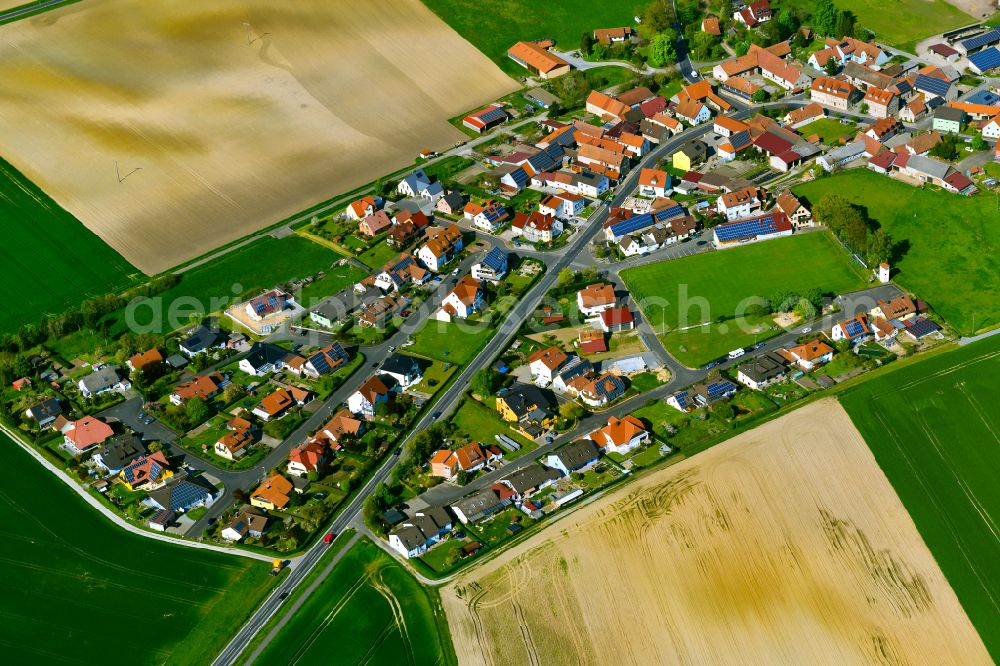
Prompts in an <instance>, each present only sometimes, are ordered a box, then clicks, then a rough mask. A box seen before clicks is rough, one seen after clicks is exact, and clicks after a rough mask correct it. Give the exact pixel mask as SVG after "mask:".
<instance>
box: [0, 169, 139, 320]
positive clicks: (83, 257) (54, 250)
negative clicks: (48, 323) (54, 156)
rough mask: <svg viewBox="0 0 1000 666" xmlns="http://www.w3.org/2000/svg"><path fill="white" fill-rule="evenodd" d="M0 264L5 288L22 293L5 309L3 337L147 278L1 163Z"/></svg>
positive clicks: (16, 172)
mask: <svg viewBox="0 0 1000 666" xmlns="http://www.w3.org/2000/svg"><path fill="white" fill-rule="evenodd" d="M0 211H2V212H0V236H2V237H3V241H4V242H3V246H2V247H0V264H2V265H3V267H4V276H5V277H4V285H5V286H6V287H7V289H8V290H9V291H10V292H11V293H15V294H17V304H16V307H8V308H5V311H4V316H3V317H0V333H10V332H12V331H16V330H17V329H18V328H19V327H20V326H22V325H23V324H27V323H35V322H37V321H38V320H39V318H40V317H41V316H42V315H43V314H47V313H57V312H61V311H62V310H64V309H66V308H67V307H68V306H70V305H79V304H80V301H82V300H84V299H86V298H88V297H90V296H96V295H99V294H105V293H108V292H110V291H116V290H118V289H121V288H123V287H126V286H128V285H129V284H131V283H132V282H133V281H134V280H137V279H139V278H142V277H143V276H142V273H141V272H139V269H137V268H134V267H133V266H132V265H131V264H129V263H128V262H127V261H125V259H124V258H122V257H121V255H119V254H118V253H117V252H115V251H114V250H112V249H111V247H109V246H108V245H107V244H106V243H105V242H104V241H102V240H101V239H100V238H98V236H97V235H96V234H94V233H93V232H92V231H90V230H89V229H87V227H85V226H83V223H82V222H80V221H79V220H77V219H76V218H75V217H73V216H72V215H70V214H69V213H68V212H67V211H66V210H64V209H63V208H61V207H60V206H59V204H57V203H56V202H54V201H53V200H52V199H50V198H49V197H48V196H47V195H46V194H45V193H44V192H42V191H41V190H39V189H38V188H37V187H35V185H34V184H33V183H31V182H30V181H29V180H28V179H27V178H25V177H24V176H22V175H21V174H20V173H18V171H17V170H16V169H14V168H13V167H12V166H11V165H9V164H7V162H5V161H3V160H2V159H0Z"/></svg>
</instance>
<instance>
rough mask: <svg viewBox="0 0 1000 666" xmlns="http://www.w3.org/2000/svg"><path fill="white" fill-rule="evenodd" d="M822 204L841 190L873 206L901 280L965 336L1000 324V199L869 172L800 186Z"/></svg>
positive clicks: (804, 193) (870, 211) (800, 192)
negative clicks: (898, 249)
mask: <svg viewBox="0 0 1000 666" xmlns="http://www.w3.org/2000/svg"><path fill="white" fill-rule="evenodd" d="M794 191H795V193H796V194H797V195H799V196H802V197H805V198H806V199H807V200H808V201H809V202H811V203H812V204H815V203H816V202H818V201H819V200H820V199H822V198H823V195H825V194H828V193H833V194H839V195H840V196H843V197H845V198H847V199H848V200H850V201H851V202H852V203H855V204H858V205H860V206H863V207H865V208H866V209H867V212H868V215H869V216H871V218H872V219H874V220H876V221H877V222H878V223H879V224H881V225H882V226H883V227H884V228H885V229H886V231H888V232H889V234H890V235H891V236H892V238H893V240H894V241H896V242H897V243H903V244H904V248H903V254H902V257H901V258H900V259H899V260H898V261H897V262H896V264H895V265H894V266H893V269H894V272H895V271H896V270H898V272H899V273H898V275H896V276H894V279H895V280H896V281H898V282H899V284H901V285H902V286H904V287H905V288H907V289H909V290H911V291H913V292H914V293H916V294H917V295H918V296H919V297H920V298H921V299H923V300H925V301H926V302H927V303H929V304H930V306H931V307H932V308H934V310H935V311H937V313H938V314H940V315H941V316H942V317H944V318H945V319H946V320H947V321H948V323H949V324H951V325H952V326H954V327H955V329H956V330H958V331H959V332H961V333H962V334H963V335H972V334H973V333H974V332H978V331H983V330H987V329H990V328H995V327H996V326H998V325H1000V300H998V299H997V297H996V295H997V293H1000V225H998V224H997V217H998V212H997V202H996V198H995V197H993V196H990V195H987V194H979V195H977V196H972V197H962V196H957V195H952V194H949V193H946V192H942V191H934V190H930V189H921V188H917V187H913V186H911V185H908V184H906V183H901V182H898V181H895V180H892V179H891V178H886V177H885V176H881V175H879V174H877V173H875V172H873V171H869V170H867V169H853V170H850V171H844V172H842V173H839V174H835V175H833V176H829V177H823V178H818V179H816V180H814V181H811V182H809V183H805V184H802V185H799V186H797V187H795V188H794Z"/></svg>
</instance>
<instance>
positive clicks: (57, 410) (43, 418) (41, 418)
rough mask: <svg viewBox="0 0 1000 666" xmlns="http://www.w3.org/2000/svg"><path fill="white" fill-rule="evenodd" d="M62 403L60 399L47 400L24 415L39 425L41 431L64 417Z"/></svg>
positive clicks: (32, 407)
mask: <svg viewBox="0 0 1000 666" xmlns="http://www.w3.org/2000/svg"><path fill="white" fill-rule="evenodd" d="M62 413H63V409H62V403H61V402H60V401H59V398H45V399H44V400H42V401H41V402H39V403H38V404H36V405H32V406H31V407H29V408H28V409H26V410H25V412H24V415H25V416H27V417H28V418H29V419H32V420H33V421H34V422H35V423H37V424H38V429H39V430H44V429H45V428H48V427H49V426H51V425H53V424H54V423H55V422H56V419H58V418H59V417H60V416H62Z"/></svg>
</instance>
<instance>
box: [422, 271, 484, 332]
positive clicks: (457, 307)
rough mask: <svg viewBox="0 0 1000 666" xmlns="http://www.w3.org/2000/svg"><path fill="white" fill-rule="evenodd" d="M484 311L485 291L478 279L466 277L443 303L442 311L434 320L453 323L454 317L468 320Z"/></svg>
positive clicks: (439, 311)
mask: <svg viewBox="0 0 1000 666" xmlns="http://www.w3.org/2000/svg"><path fill="white" fill-rule="evenodd" d="M482 309H483V290H482V289H481V288H480V286H479V282H478V281H477V280H476V278H474V277H472V276H471V275H466V276H465V277H463V278H462V279H461V280H459V282H458V284H456V285H455V288H454V289H452V290H451V291H450V292H449V293H448V295H447V296H445V297H444V300H443V301H441V309H440V310H438V312H437V313H436V314H435V315H434V318H435V319H437V320H439V321H451V320H452V318H453V317H458V318H459V319H467V318H468V317H469V315H471V314H472V313H474V312H479V311H480V310H482Z"/></svg>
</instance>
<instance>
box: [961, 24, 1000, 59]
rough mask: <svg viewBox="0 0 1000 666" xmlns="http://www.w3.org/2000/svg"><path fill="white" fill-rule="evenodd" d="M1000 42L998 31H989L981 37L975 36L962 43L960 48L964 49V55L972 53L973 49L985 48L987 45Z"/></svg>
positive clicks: (999, 31)
mask: <svg viewBox="0 0 1000 666" xmlns="http://www.w3.org/2000/svg"><path fill="white" fill-rule="evenodd" d="M997 42H1000V30H995V29H994V30H990V31H989V32H984V33H983V34H981V35H976V36H975V37H971V38H970V39H966V40H963V41H962V48H964V49H965V51H966V53H968V52H969V51H972V50H973V49H978V48H979V47H981V46H986V45H987V44H995V43H997Z"/></svg>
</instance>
